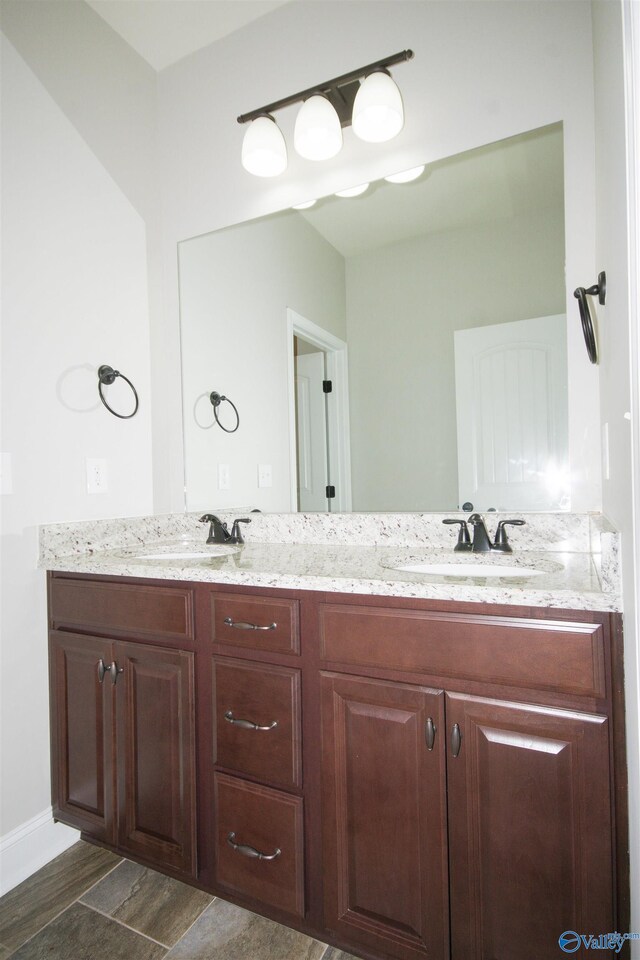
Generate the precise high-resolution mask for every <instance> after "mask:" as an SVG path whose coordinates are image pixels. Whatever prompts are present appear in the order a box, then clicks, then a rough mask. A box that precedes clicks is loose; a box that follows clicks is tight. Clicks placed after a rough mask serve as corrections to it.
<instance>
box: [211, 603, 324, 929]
mask: <svg viewBox="0 0 640 960" xmlns="http://www.w3.org/2000/svg"><path fill="white" fill-rule="evenodd" d="M205 610H206V616H205V623H204V624H203V632H204V633H205V636H206V639H207V643H208V646H209V648H210V650H209V659H210V663H211V671H212V692H211V698H210V703H209V704H207V706H206V707H205V713H206V714H207V715H209V714H210V721H209V722H210V726H211V731H212V735H211V741H212V755H211V757H210V758H209V765H212V770H213V791H212V793H213V796H212V809H213V821H214V828H213V836H214V883H215V886H216V888H219V889H220V890H222V891H223V892H224V893H229V894H231V895H232V896H233V895H234V894H235V895H238V896H240V897H245V898H247V899H248V901H249V902H250V903H255V902H257V903H259V904H262V905H264V906H266V907H272V908H274V909H276V910H278V911H281V912H283V913H284V914H285V915H290V916H293V917H297V918H304V917H305V913H306V902H305V837H304V797H303V792H302V787H303V781H302V719H301V711H302V703H301V676H302V670H301V658H300V632H299V601H298V600H294V599H274V598H268V597H262V596H261V595H260V594H253V593H250V592H249V591H247V592H245V593H243V594H238V593H231V594H227V593H224V592H217V591H211V592H210V593H209V596H208V602H207V603H206V604H205Z"/></svg>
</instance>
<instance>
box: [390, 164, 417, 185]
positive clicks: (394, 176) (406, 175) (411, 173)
mask: <svg viewBox="0 0 640 960" xmlns="http://www.w3.org/2000/svg"><path fill="white" fill-rule="evenodd" d="M424 168H425V164H424V163H423V164H421V166H419V167H411V169H410V170H401V171H400V173H391V174H389V176H388V177H385V178H384V179H385V180H387V181H388V182H389V183H411V181H412V180H417V179H418V177H421V176H422V174H423V173H424Z"/></svg>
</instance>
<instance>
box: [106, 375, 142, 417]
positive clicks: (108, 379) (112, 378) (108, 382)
mask: <svg viewBox="0 0 640 960" xmlns="http://www.w3.org/2000/svg"><path fill="white" fill-rule="evenodd" d="M116 377H121V378H122V379H123V380H124V381H125V383H128V384H129V386H130V387H131V390H132V392H133V396H134V399H135V402H136V405H135V407H134V408H133V412H132V413H118V412H117V411H116V410H113V409H112V408H111V407H110V406H109V404H108V403H107V401H106V400H105V398H104V394H103V392H102V387H103V386H107V387H109V386H111V384H112V383H114V382H115V379H116ZM98 393H99V394H100V399H101V400H102V402H103V404H104V405H105V407H106V408H107V410H108V411H109V413H112V414H113V415H114V417H118V418H119V419H120V420H130V419H131V417H135V415H136V413H137V412H138V406H139V400H138V393H137V391H136V388H135V387H134V385H133V384H132V383H131V380H129V378H128V377H125V375H124V373H120V371H119V370H114V369H113V367H109V366H107V365H106V364H103V365H102V366H101V367H99V368H98Z"/></svg>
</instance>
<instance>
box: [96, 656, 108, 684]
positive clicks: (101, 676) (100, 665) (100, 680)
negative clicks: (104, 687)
mask: <svg viewBox="0 0 640 960" xmlns="http://www.w3.org/2000/svg"><path fill="white" fill-rule="evenodd" d="M106 672H107V666H106V664H105V662H104V660H103V659H102V658H100V660H98V683H103V682H104V678H105V674H106Z"/></svg>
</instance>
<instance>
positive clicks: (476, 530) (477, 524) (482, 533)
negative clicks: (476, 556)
mask: <svg viewBox="0 0 640 960" xmlns="http://www.w3.org/2000/svg"><path fill="white" fill-rule="evenodd" d="M467 522H468V523H470V524H472V525H473V544H472V545H471V551H472V553H489V551H490V550H493V549H494V546H493V544H492V543H491V540H490V539H489V531H488V530H487V527H486V524H485V522H484V518H483V517H481V516H480V514H479V513H472V514H471V516H470V517H469V520H468V521H467Z"/></svg>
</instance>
